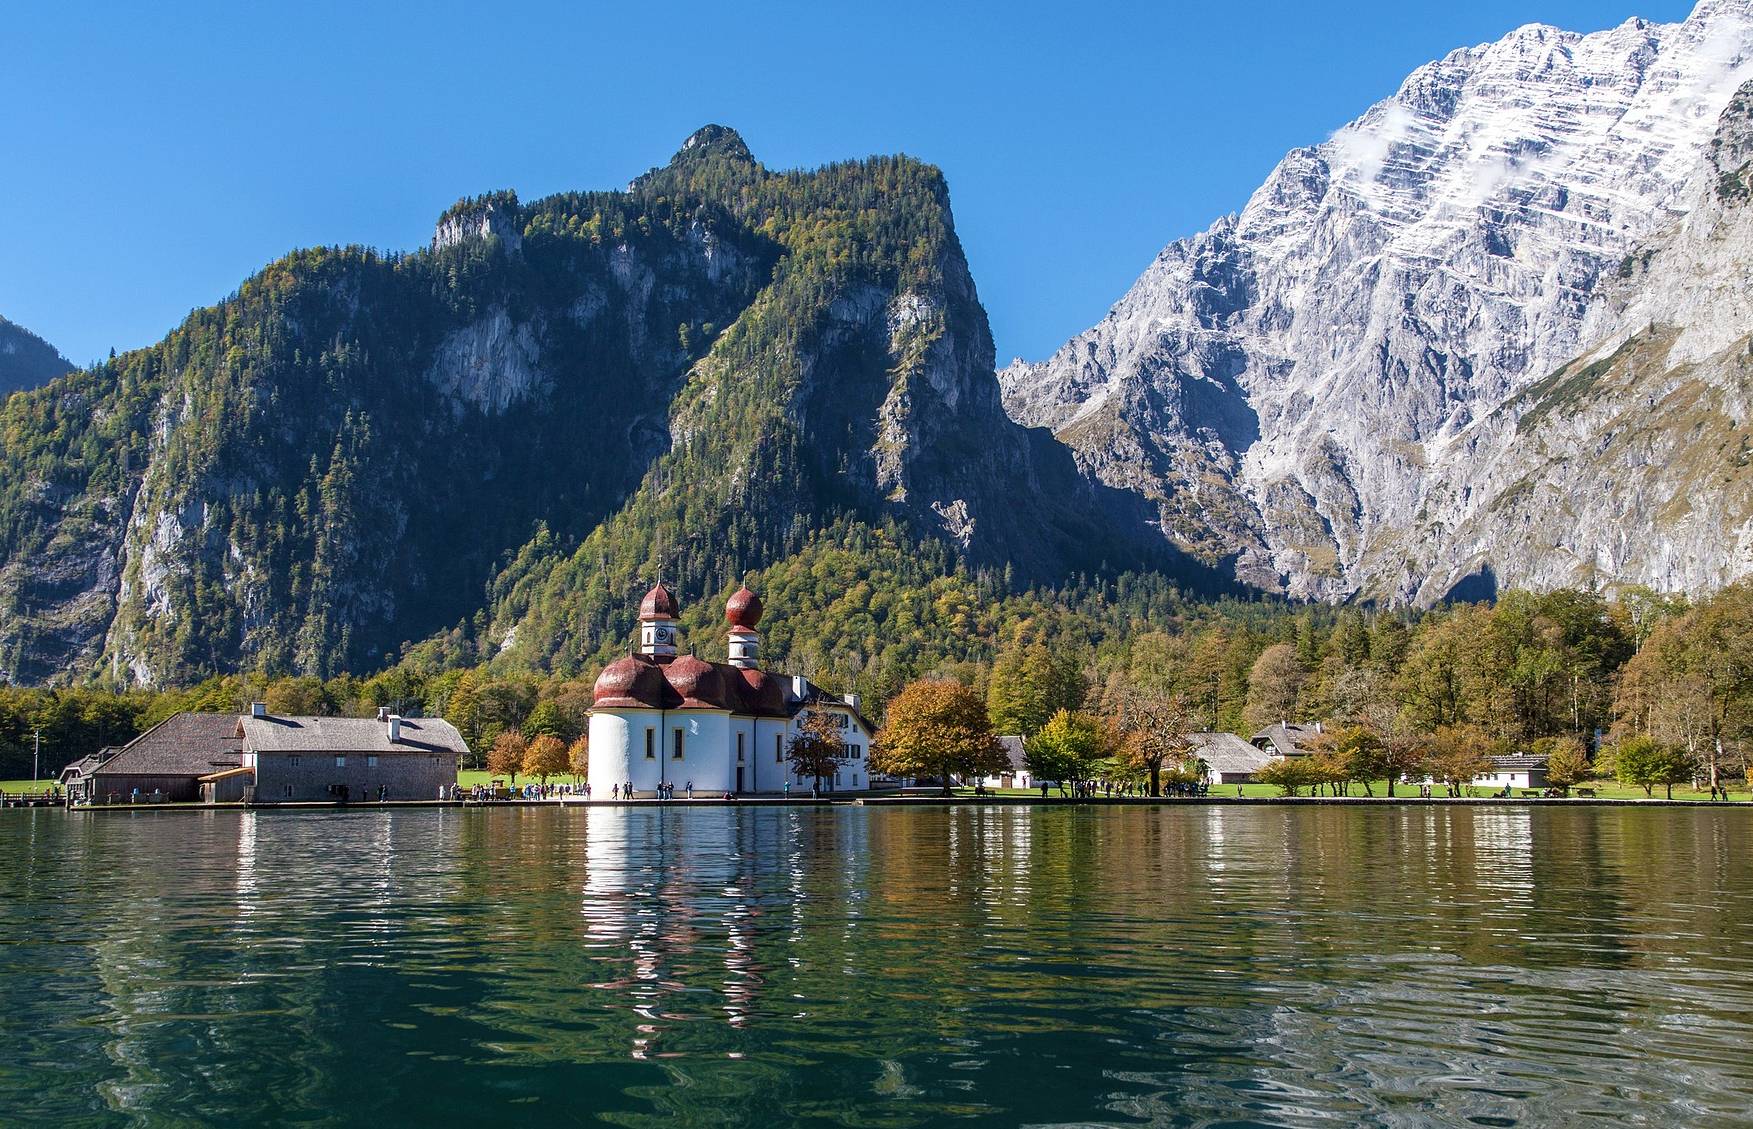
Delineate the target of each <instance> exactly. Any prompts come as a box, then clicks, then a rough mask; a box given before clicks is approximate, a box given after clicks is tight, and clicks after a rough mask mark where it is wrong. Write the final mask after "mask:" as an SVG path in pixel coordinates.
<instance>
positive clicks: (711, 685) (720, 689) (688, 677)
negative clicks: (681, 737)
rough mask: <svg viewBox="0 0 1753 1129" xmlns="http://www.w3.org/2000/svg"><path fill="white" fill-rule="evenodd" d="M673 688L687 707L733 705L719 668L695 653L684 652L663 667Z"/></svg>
mask: <svg viewBox="0 0 1753 1129" xmlns="http://www.w3.org/2000/svg"><path fill="white" fill-rule="evenodd" d="M663 676H664V677H665V678H666V679H668V680H669V684H670V689H672V690H674V691H675V692H676V693H677V694H679V695H680V696H681V699H682V704H681V708H682V709H685V710H722V709H729V708H730V707H729V705H728V704H727V703H726V702H725V695H724V682H723V680H722V679H721V678H720V677H719V673H718V668H717V667H715V666H713V665H712V664H711V663H709V662H704V661H702V660H700V659H697V658H695V657H694V656H693V655H683V656H682V657H680V658H678V659H677V660H676V661H675V662H672V663H670V664H668V665H667V666H665V667H664V668H663Z"/></svg>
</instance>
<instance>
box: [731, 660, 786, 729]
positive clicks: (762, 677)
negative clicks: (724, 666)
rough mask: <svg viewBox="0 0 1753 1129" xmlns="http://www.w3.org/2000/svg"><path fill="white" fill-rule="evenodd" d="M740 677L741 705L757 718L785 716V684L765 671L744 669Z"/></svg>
mask: <svg viewBox="0 0 1753 1129" xmlns="http://www.w3.org/2000/svg"><path fill="white" fill-rule="evenodd" d="M737 673H738V674H740V675H742V678H743V685H744V687H745V689H744V690H743V703H744V704H745V705H746V706H747V707H748V710H749V712H750V713H752V714H755V715H756V716H757V717H784V716H785V684H784V683H783V682H781V681H779V679H778V678H775V677H774V676H773V675H771V674H768V673H767V672H766V671H762V670H755V669H753V668H748V667H745V668H743V669H740V670H738V671H737Z"/></svg>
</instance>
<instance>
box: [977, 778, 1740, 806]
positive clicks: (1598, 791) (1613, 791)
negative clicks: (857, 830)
mask: <svg viewBox="0 0 1753 1129" xmlns="http://www.w3.org/2000/svg"><path fill="white" fill-rule="evenodd" d="M1737 783H1738V784H1744V782H1737ZM1241 787H1242V793H1241V794H1242V795H1243V796H1244V797H1248V798H1257V797H1276V796H1281V795H1283V793H1282V792H1280V791H1279V790H1278V789H1277V788H1276V787H1274V786H1273V785H1271V784H1244V785H1242V786H1241ZM1582 787H1583V788H1593V789H1594V791H1595V798H1596V799H1602V800H1641V799H1644V798H1645V797H1644V794H1643V789H1642V788H1631V787H1627V786H1626V785H1624V784H1621V783H1619V782H1618V781H1617V780H1591V781H1589V782H1588V783H1587V784H1584V785H1582ZM988 791H989V792H991V793H992V794H994V795H999V796H1035V797H1037V798H1039V797H1040V795H1041V790H1040V789H1039V788H1030V789H1024V788H991V789H988ZM1370 791H1371V793H1373V794H1374V796H1375V798H1376V799H1378V800H1379V799H1385V798H1386V797H1387V795H1388V782H1387V781H1385V780H1377V781H1375V782H1374V783H1372V784H1371V785H1370ZM1576 793H1577V790H1576V789H1575V788H1572V789H1571V793H1570V794H1571V795H1572V796H1575V795H1576ZM955 794H956V795H958V796H972V795H973V794H974V790H973V789H972V788H957V789H956V790H955ZM1301 794H1302V795H1304V796H1307V795H1309V794H1310V792H1309V790H1308V789H1307V788H1305V789H1303V790H1302V793H1301ZM1473 794H1474V795H1475V796H1478V797H1481V798H1483V797H1488V796H1490V795H1492V791H1491V790H1490V789H1487V788H1475V789H1473ZM1211 795H1213V796H1216V797H1224V796H1228V797H1231V798H1234V797H1235V795H1236V786H1235V785H1234V784H1213V785H1212V786H1211ZM1322 795H1326V790H1325V789H1322ZM1351 795H1352V796H1354V797H1358V798H1363V797H1364V791H1363V788H1362V787H1360V786H1359V785H1356V784H1354V785H1352V787H1351ZM1394 795H1395V797H1396V798H1401V799H1403V798H1405V797H1408V796H1412V797H1416V796H1417V795H1418V785H1416V784H1397V785H1395V787H1394ZM1435 795H1437V796H1438V797H1439V798H1440V797H1442V796H1443V795H1445V789H1443V788H1440V787H1439V788H1438V789H1437V790H1436V792H1435ZM1048 796H1049V797H1050V798H1055V799H1056V798H1058V796H1059V790H1058V789H1057V788H1053V789H1049V790H1048ZM1521 796H1522V790H1521V789H1520V788H1518V789H1516V798H1518V799H1520V798H1521ZM1731 797H1732V798H1733V799H1736V800H1747V799H1750V798H1753V793H1749V791H1748V790H1747V788H1745V787H1744V786H1741V787H1737V788H1736V789H1735V791H1734V792H1732V793H1731ZM1653 798H1654V799H1658V800H1660V799H1663V798H1664V793H1663V791H1662V789H1660V788H1657V789H1656V791H1655V796H1654V797H1653ZM1674 798H1675V799H1676V800H1697V801H1699V802H1701V803H1709V802H1710V790H1709V789H1701V790H1698V791H1694V790H1693V789H1692V788H1690V787H1686V786H1680V785H1677V786H1676V787H1675V788H1674Z"/></svg>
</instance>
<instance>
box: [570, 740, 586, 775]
mask: <svg viewBox="0 0 1753 1129" xmlns="http://www.w3.org/2000/svg"><path fill="white" fill-rule="evenodd" d="M566 764H567V767H569V768H570V769H572V779H574V780H578V781H583V780H587V779H589V777H590V737H589V736H588V735H587V736H583V737H580V738H579V739H578V740H576V741H574V742H572V746H571V747H570V748H568V749H567V750H566Z"/></svg>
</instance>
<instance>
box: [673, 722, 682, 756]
mask: <svg viewBox="0 0 1753 1129" xmlns="http://www.w3.org/2000/svg"><path fill="white" fill-rule="evenodd" d="M675 734H676V745H675V750H674V751H673V752H672V753H670V758H671V759H672V760H681V759H682V731H681V730H680V729H679V728H678V729H677V730H676V731H675Z"/></svg>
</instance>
